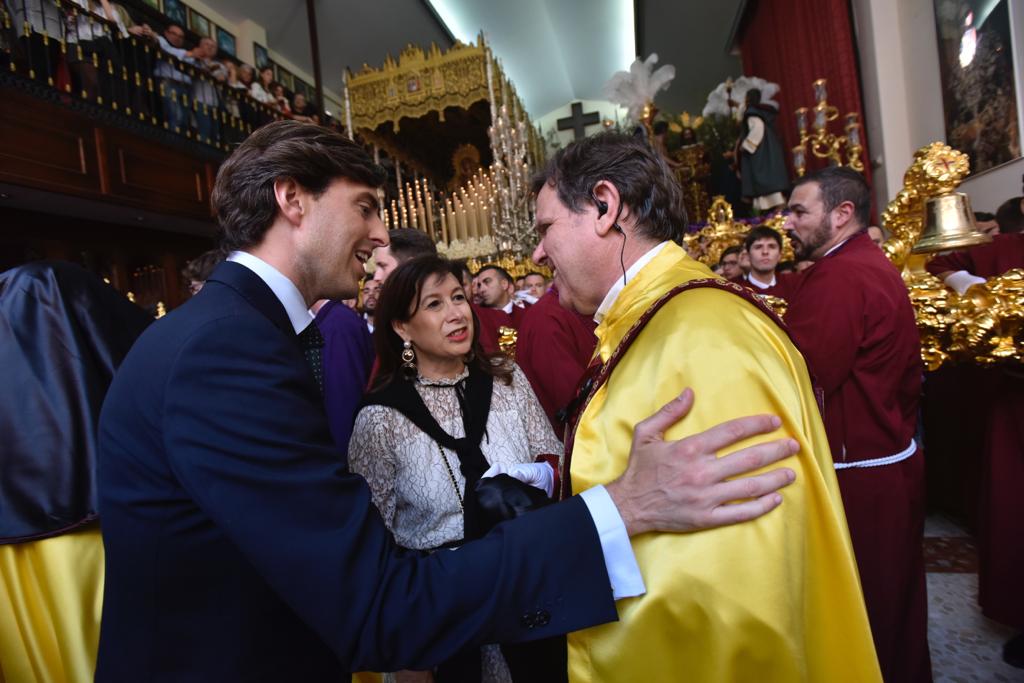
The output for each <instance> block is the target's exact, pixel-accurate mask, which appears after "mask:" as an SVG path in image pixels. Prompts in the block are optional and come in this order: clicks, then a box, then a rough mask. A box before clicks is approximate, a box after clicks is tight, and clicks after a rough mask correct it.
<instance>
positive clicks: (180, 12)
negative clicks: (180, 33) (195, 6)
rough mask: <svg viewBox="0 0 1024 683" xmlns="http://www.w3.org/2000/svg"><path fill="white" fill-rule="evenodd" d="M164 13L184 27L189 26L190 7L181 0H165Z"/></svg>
mask: <svg viewBox="0 0 1024 683" xmlns="http://www.w3.org/2000/svg"><path fill="white" fill-rule="evenodd" d="M163 5H164V14H165V15H167V18H168V19H170V20H171V21H172V22H174V23H175V24H178V25H179V26H181V27H182V28H186V27H187V26H188V8H186V7H185V5H184V4H183V3H182V2H181V0H163Z"/></svg>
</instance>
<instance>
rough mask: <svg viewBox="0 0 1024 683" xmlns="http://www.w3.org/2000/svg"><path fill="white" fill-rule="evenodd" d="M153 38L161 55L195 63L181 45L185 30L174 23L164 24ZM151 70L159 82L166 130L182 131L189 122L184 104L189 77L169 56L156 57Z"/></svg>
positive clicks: (190, 80) (183, 41)
mask: <svg viewBox="0 0 1024 683" xmlns="http://www.w3.org/2000/svg"><path fill="white" fill-rule="evenodd" d="M155 38H156V42H157V45H159V46H160V50H161V51H163V52H164V53H165V54H168V55H170V56H171V57H174V58H175V59H177V60H178V61H180V62H186V63H188V64H193V65H194V64H195V63H196V62H195V59H194V58H193V56H192V52H191V51H190V50H186V49H185V48H184V45H185V29H183V28H182V27H181V26H179V25H178V24H168V25H167V28H165V29H164V34H163V35H162V36H159V35H158V36H155ZM153 73H154V74H155V75H156V77H157V79H159V83H160V88H161V93H160V95H161V97H162V98H163V102H164V123H166V124H167V127H168V128H169V129H170V130H172V131H174V132H176V133H184V132H185V129H186V127H187V126H188V123H189V118H188V109H187V108H186V104H185V103H186V102H188V97H189V91H190V89H191V86H192V78H191V77H190V76H189V75H188V74H186V73H184V72H183V71H181V70H180V69H179V68H178V66H177V64H175V62H174V61H172V60H169V59H160V58H158V59H157V63H156V68H154V69H153Z"/></svg>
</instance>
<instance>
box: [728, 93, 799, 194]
mask: <svg viewBox="0 0 1024 683" xmlns="http://www.w3.org/2000/svg"><path fill="white" fill-rule="evenodd" d="M778 114H779V110H778V108H776V107H772V106H770V105H768V104H766V103H762V101H761V91H760V90H758V89H757V88H751V89H750V90H748V91H747V93H746V108H745V110H744V112H743V125H742V127H741V129H740V138H739V140H737V141H736V152H735V154H736V159H737V161H738V163H739V172H740V183H741V184H742V186H743V199H744V200H746V201H749V202H751V203H752V204H753V207H754V208H755V209H757V210H760V211H764V210H767V209H773V208H775V207H778V206H781V205H782V204H784V203H785V201H786V198H785V197H784V196H783V194H782V193H783V192H785V191H786V190H788V189H789V172H788V171H787V170H786V157H785V152H784V151H783V147H782V141H781V140H779V135H778V133H776V132H775V129H774V127H773V124H774V123H775V118H776V117H777V116H778Z"/></svg>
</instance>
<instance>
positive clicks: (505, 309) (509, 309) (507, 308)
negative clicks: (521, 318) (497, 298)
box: [501, 301, 512, 315]
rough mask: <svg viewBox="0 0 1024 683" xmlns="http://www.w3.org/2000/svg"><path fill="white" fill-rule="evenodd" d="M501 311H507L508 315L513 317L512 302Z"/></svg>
mask: <svg viewBox="0 0 1024 683" xmlns="http://www.w3.org/2000/svg"><path fill="white" fill-rule="evenodd" d="M501 310H503V311H505V313H506V314H508V315H512V302H511V301H509V302H508V303H507V304H505V307H504V308H502V309H501Z"/></svg>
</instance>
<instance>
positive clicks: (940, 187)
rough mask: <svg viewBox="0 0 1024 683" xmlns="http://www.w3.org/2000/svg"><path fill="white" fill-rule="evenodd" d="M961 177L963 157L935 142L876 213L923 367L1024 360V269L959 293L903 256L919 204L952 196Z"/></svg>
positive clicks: (917, 222)
mask: <svg viewBox="0 0 1024 683" xmlns="http://www.w3.org/2000/svg"><path fill="white" fill-rule="evenodd" d="M969 172H970V163H969V161H968V158H967V155H966V154H964V153H963V152H959V151H957V150H955V149H953V148H952V147H950V146H948V145H946V144H943V143H941V142H933V143H931V144H930V145H927V146H925V147H922V148H921V149H919V150H917V152H916V153H915V154H914V161H913V163H912V164H911V165H910V168H908V169H907V172H906V173H905V174H904V176H903V189H902V190H900V192H899V194H897V195H896V197H895V198H894V199H893V200H892V201H891V202H889V206H888V207H887V208H886V210H885V212H884V213H883V214H882V224H883V225H884V226H885V228H886V229H887V230H888V231H889V232H890V234H891V235H892V237H890V238H889V239H888V240H886V241H885V243H884V244H883V245H882V249H883V250H884V251H885V254H886V256H888V257H889V260H890V261H892V263H893V264H894V265H895V266H896V267H897V268H900V269H901V270H902V274H903V281H904V283H905V284H906V285H907V290H908V292H909V294H910V302H911V303H912V304H913V306H914V312H915V315H916V317H917V328H918V332H919V333H920V335H921V358H922V359H923V360H924V362H925V365H926V366H927V367H928V369H929V370H936V369H938V368H939V367H941V366H942V365H943V364H945V363H947V362H957V361H959V362H968V363H975V364H978V365H992V364H1003V363H1011V364H1021V363H1024V271H1022V270H1019V269H1016V270H1011V271H1009V272H1007V273H1003V274H1002V275H999V276H996V277H991V278H989V279H988V280H987V281H986V282H985V283H984V284H981V285H975V286H974V287H971V288H970V289H968V290H967V291H966V292H965V293H964V294H963V295H960V294H957V293H956V292H954V291H952V290H950V289H947V288H946V287H945V285H944V284H943V283H942V281H941V280H939V279H938V278H936V277H935V276H933V275H931V274H929V273H928V272H927V271H926V270H925V269H924V264H925V263H926V262H927V259H928V257H927V256H920V255H911V250H912V249H913V248H914V245H915V244H916V243H917V242H918V241H919V240H920V239H921V235H922V233H923V231H924V227H925V226H924V215H925V214H924V207H925V202H926V201H927V200H928V199H929V198H931V197H937V196H941V195H946V194H949V193H951V192H953V191H954V190H955V189H956V188H957V186H959V185H960V182H961V181H962V180H963V179H964V178H966V177H967V175H968V173H969Z"/></svg>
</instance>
